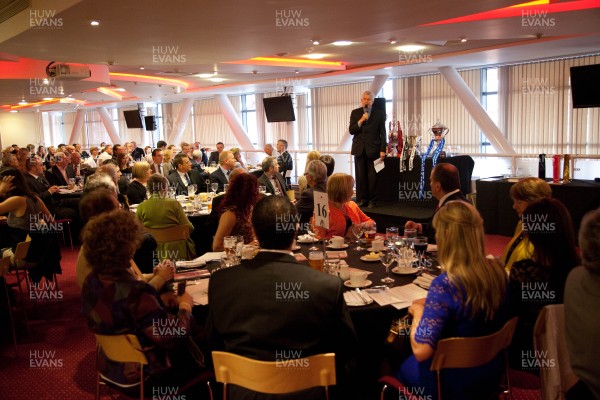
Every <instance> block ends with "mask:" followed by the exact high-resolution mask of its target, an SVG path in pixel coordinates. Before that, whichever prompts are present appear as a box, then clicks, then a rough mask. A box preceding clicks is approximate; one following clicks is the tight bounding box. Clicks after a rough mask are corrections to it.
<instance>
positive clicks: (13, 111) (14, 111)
mask: <svg viewBox="0 0 600 400" xmlns="http://www.w3.org/2000/svg"><path fill="white" fill-rule="evenodd" d="M10 112H11V113H16V112H18V111H17V110H10Z"/></svg>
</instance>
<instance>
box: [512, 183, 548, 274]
mask: <svg viewBox="0 0 600 400" xmlns="http://www.w3.org/2000/svg"><path fill="white" fill-rule="evenodd" d="M510 197H511V199H512V201H513V209H514V210H515V211H516V212H517V214H518V215H519V218H521V215H522V214H523V211H525V209H526V208H527V206H528V205H529V204H531V203H533V202H534V201H536V200H539V199H544V198H549V197H552V189H550V185H548V183H547V182H546V181H545V180H543V179H539V178H523V179H521V180H519V182H517V183H515V184H514V185H512V187H511V188H510ZM532 254H533V245H532V244H531V242H530V241H529V239H528V238H526V237H525V235H523V223H522V221H521V220H520V219H519V223H517V227H516V228H515V234H514V235H513V238H512V239H511V241H510V242H508V244H507V245H506V249H505V250H504V254H503V255H502V261H504V268H506V270H507V271H510V269H511V267H512V265H513V264H514V263H515V261H519V260H524V259H528V258H529V257H531V255H532Z"/></svg>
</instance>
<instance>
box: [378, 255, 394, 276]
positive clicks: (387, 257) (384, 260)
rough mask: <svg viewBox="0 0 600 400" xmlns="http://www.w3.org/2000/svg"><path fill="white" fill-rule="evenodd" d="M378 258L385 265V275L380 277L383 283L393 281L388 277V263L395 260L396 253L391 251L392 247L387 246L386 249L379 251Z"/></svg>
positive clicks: (390, 263)
mask: <svg viewBox="0 0 600 400" xmlns="http://www.w3.org/2000/svg"><path fill="white" fill-rule="evenodd" d="M379 260H380V261H381V263H382V264H383V266H384V267H385V274H386V277H385V278H382V279H381V282H383V283H394V279H393V278H390V265H392V264H393V263H394V261H396V254H394V252H393V251H392V249H390V248H388V249H386V250H383V251H380V252H379Z"/></svg>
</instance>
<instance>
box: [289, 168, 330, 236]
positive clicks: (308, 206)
mask: <svg viewBox="0 0 600 400" xmlns="http://www.w3.org/2000/svg"><path fill="white" fill-rule="evenodd" d="M304 175H305V176H306V182H307V183H308V187H307V188H306V189H304V191H302V194H300V198H299V199H298V202H297V203H296V210H298V214H300V228H299V231H300V233H306V231H307V230H308V225H309V223H310V219H311V218H312V216H313V212H314V208H315V197H314V192H315V191H317V192H324V193H325V192H327V187H326V185H327V167H326V166H325V164H324V163H323V162H321V161H319V160H313V161H310V162H309V163H308V164H307V165H306V172H305V173H304Z"/></svg>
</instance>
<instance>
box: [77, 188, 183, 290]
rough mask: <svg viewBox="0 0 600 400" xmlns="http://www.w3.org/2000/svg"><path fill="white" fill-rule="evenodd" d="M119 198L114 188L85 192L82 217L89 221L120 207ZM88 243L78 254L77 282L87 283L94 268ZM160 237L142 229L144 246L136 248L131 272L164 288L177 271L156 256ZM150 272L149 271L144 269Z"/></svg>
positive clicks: (142, 244) (154, 285)
mask: <svg viewBox="0 0 600 400" xmlns="http://www.w3.org/2000/svg"><path fill="white" fill-rule="evenodd" d="M119 208H120V205H119V201H118V200H117V195H116V194H115V192H114V190H113V189H108V188H96V189H95V190H93V191H92V192H89V193H87V194H86V195H85V196H82V198H81V202H80V204H79V209H80V213H81V218H82V220H83V221H84V223H87V222H88V221H89V220H90V219H91V218H92V217H95V216H97V215H100V214H102V213H105V212H109V211H112V210H116V209H119ZM84 247H85V243H83V244H82V249H81V251H79V253H78V254H77V267H76V272H77V274H76V275H77V284H78V285H79V287H82V286H83V281H85V278H86V277H87V276H88V274H89V273H90V272H91V271H92V267H91V265H90V263H89V262H88V260H87V259H86V258H85V256H84V253H85V251H84V250H85V249H84ZM156 247H157V243H156V240H155V239H154V237H153V236H152V235H150V234H149V233H142V240H141V241H140V246H139V247H138V248H137V249H136V251H135V254H134V255H133V258H132V262H131V270H130V271H131V272H132V274H133V275H134V276H136V277H138V278H139V279H143V280H144V281H146V282H148V283H150V284H151V285H152V286H153V287H154V288H155V289H156V290H160V289H161V288H162V287H163V286H164V284H165V283H166V282H168V281H169V280H171V279H173V271H172V269H171V268H167V267H165V266H164V265H159V262H158V259H157V258H156ZM142 271H144V272H146V273H145V274H144V273H143V272H142Z"/></svg>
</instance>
